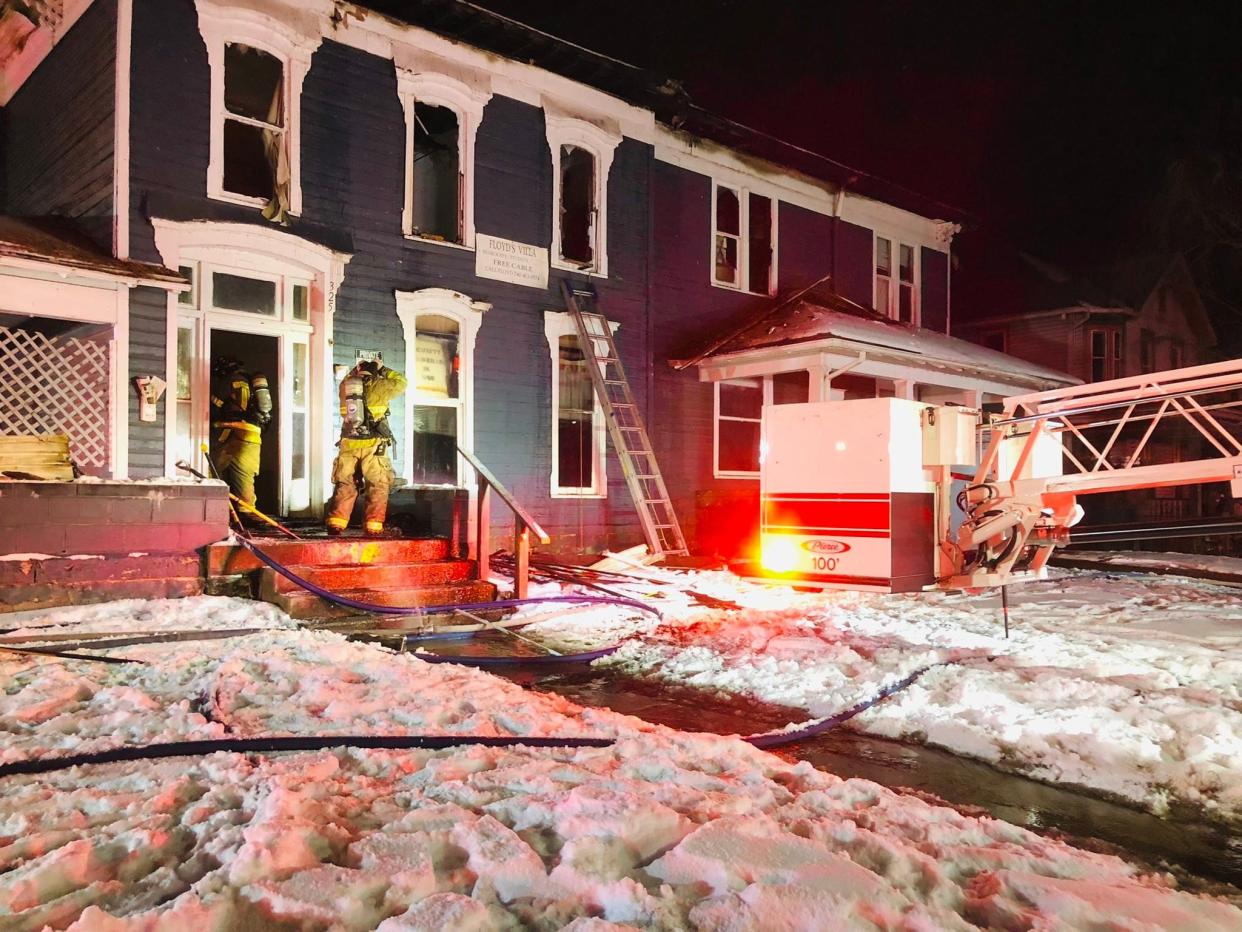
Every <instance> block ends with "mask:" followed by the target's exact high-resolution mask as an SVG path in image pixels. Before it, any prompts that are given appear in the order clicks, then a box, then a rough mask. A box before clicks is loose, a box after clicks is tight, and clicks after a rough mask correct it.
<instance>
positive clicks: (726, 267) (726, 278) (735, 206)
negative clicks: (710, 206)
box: [716, 185, 742, 287]
mask: <svg viewBox="0 0 1242 932" xmlns="http://www.w3.org/2000/svg"><path fill="white" fill-rule="evenodd" d="M741 251H742V202H741V199H740V198H739V197H738V196H737V192H736V191H734V190H733V189H732V188H726V187H725V186H724V185H718V186H717V187H716V281H717V282H718V283H719V284H721V285H735V286H739V287H740V286H741V284H742V282H741V279H740V277H739V273H740V271H741V267H740V265H739V261H738V257H739V256H740V254H741Z"/></svg>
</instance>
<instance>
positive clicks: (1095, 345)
mask: <svg viewBox="0 0 1242 932" xmlns="http://www.w3.org/2000/svg"><path fill="white" fill-rule="evenodd" d="M1087 340H1088V344H1089V347H1090V350H1091V381H1092V382H1107V381H1108V380H1109V379H1119V378H1121V376H1122V366H1121V360H1122V355H1121V329H1120V328H1119V327H1101V328H1098V329H1092V330H1088V331H1087Z"/></svg>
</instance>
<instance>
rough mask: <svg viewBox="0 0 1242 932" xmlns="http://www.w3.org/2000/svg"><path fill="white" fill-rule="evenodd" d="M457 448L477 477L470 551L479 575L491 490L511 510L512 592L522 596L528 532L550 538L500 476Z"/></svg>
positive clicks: (484, 567)
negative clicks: (473, 534) (475, 519)
mask: <svg viewBox="0 0 1242 932" xmlns="http://www.w3.org/2000/svg"><path fill="white" fill-rule="evenodd" d="M457 452H458V453H460V454H461V456H462V459H464V460H465V461H466V462H467V463H469V464H470V465H471V467H473V469H474V474H475V476H476V477H477V479H478V481H479V500H478V504H477V514H476V517H477V519H478V520H477V521H476V522H475V532H474V533H475V538H474V540H475V548H474V552H475V555H476V559H477V561H478V564H479V579H483V580H486V579H487V577H488V575H489V570H490V567H489V565H488V563H489V560H488V557H489V554H488V550H487V548H488V541H489V540H490V538H491V523H492V502H491V497H492V495H491V493H492V492H493V491H495V492H496V494H497V495H499V496H500V500H501V501H502V502H504V503H505V504H506V505H508V506H509V510H510V511H512V512H513V564H514V570H513V594H514V596H515V597H516V598H519V599H524V598H526V594H527V592H528V590H529V587H530V535H531V532H534V534H535V536H536V537H537V538H539V543H541V544H547V543H550V542H551V540H552V538H550V537H549V536H548V535H547V532H546V531H544V529H543V528H541V527H540V526H539V522H538V521H536V520H535V519H534V518H532V517H531V516H530V513H529V512H528V511H527V510H526V509H525V508H523V507H522V506H521V505H520V504H518V500H517V499H516V498H514V497H513V493H511V492H510V491H509V490H508V489H506V488H505V487H504V486H503V485H502V484H501V482H500V480H499V479H497V478H496V477H495V476H494V475H492V471H491V470H490V469H488V468H487V467H486V466H484V465H483V464H482V463H480V462H479V460H478V458H477V457H475V455H474V454H473V453H469V452H467V451H466V450H463V449H462V448H461V447H458V448H457Z"/></svg>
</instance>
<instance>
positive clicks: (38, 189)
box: [0, 0, 1066, 550]
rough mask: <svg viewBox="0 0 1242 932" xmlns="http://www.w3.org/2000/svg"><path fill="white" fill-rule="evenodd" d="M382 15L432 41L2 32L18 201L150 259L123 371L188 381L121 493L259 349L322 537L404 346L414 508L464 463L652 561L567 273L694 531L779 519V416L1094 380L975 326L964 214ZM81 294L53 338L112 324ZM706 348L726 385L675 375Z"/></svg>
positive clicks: (294, 496) (498, 45)
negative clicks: (1021, 355) (961, 246)
mask: <svg viewBox="0 0 1242 932" xmlns="http://www.w3.org/2000/svg"><path fill="white" fill-rule="evenodd" d="M377 5H378V6H381V7H383V9H385V10H400V11H405V12H404V13H402V15H401V16H404V17H405V18H404V19H403V18H401V16H397V15H382V14H381V13H379V12H376V11H375V10H374V9H370V8H366V7H363V6H357V5H353V4H347V3H337V2H332V0H310V2H294V0H262V2H260V0H94V2H88V0H45V2H41V3H37V4H31V5H30V6H23V7H22V8H21V9H22V11H23V12H18V8H16V7H15V6H14V5H5V6H3V7H2V9H3V10H6V11H7V12H5V13H4V15H3V19H0V67H2V68H3V75H2V76H0V104H3V109H0V131H2V133H3V136H2V137H0V139H2V142H3V146H2V149H0V152H2V154H0V184H2V189H3V212H4V213H7V214H10V215H18V216H24V217H42V216H43V215H47V214H55V215H58V216H60V217H61V218H69V219H73V220H74V221H75V222H76V224H77V228H78V230H79V231H80V232H82V233H84V234H86V235H90V236H92V237H93V238H94V242H95V243H96V248H97V250H98V251H99V252H100V253H101V254H102V255H104V256H110V257H111V258H112V259H115V260H117V261H119V262H124V263H138V266H137V268H138V270H139V271H138V272H135V273H134V274H132V275H130V276H129V277H128V278H123V279H116V280H118V281H121V289H122V290H116V289H114V290H115V291H116V294H117V295H119V296H120V299H121V300H120V302H119V303H118V304H117V315H118V319H117V321H116V322H115V326H116V327H117V331H116V332H117V333H118V334H122V333H123V334H124V336H125V339H124V340H119V339H118V340H117V341H116V342H115V343H114V344H113V347H112V356H111V360H112V364H113V366H114V367H115V369H114V371H119V372H123V373H127V375H128V376H129V377H136V376H142V375H156V376H160V377H162V378H164V379H166V380H167V382H168V384H169V389H168V394H167V395H166V396H165V398H164V399H163V400H162V401H161V402H160V404H159V407H158V410H157V412H156V416H155V419H154V420H151V421H144V420H140V419H139V417H138V403H137V396H136V394H135V393H134V392H133V391H129V392H128V393H127V398H128V400H127V401H124V400H123V399H122V397H121V396H120V393H119V392H116V391H114V393H113V394H112V396H111V399H112V404H111V407H110V408H109V409H108V413H107V417H108V419H109V428H110V430H111V431H112V434H113V436H114V437H116V438H118V440H117V441H116V442H115V443H113V445H112V448H111V449H112V453H111V458H110V459H109V460H108V461H107V466H106V471H107V472H108V473H110V474H111V475H113V476H118V477H124V476H130V477H158V476H166V475H167V476H172V475H175V474H176V468H175V463H176V462H177V461H178V460H179V459H181V458H188V459H195V455H196V452H197V450H198V449H199V446H200V444H201V443H202V442H203V441H204V440H206V439H207V436H208V425H209V415H208V390H209V379H210V367H211V361H212V359H213V358H216V357H218V356H220V355H222V354H228V355H231V356H235V357H238V358H240V359H241V360H242V361H243V362H244V363H245V364H246V365H247V366H248V367H250V368H254V369H262V370H264V371H265V372H266V373H267V374H268V375H269V377H270V379H271V382H272V385H273V387H274V393H275V396H276V406H277V414H278V416H277V418H276V419H275V421H274V424H273V427H272V428H271V430H270V432H269V435H268V438H267V440H266V441H265V444H264V450H265V454H264V455H265V462H264V468H263V472H262V474H261V479H262V480H263V481H262V483H261V486H260V503H261V504H265V505H267V507H268V508H270V509H271V510H273V511H276V512H278V513H281V514H319V513H321V511H322V506H323V502H324V500H325V499H326V497H327V495H328V492H329V491H330V487H331V486H330V481H329V477H330V469H331V463H332V458H333V454H334V444H335V441H336V436H337V423H338V421H337V417H338V415H337V407H338V402H337V385H338V379H339V377H340V374H341V372H342V371H343V370H345V369H347V368H348V367H350V366H352V365H353V364H354V363H355V362H356V360H357V359H358V358H359V357H360V356H362V355H367V354H376V353H378V354H381V355H382V357H383V359H384V361H385V362H386V363H387V364H389V365H392V366H394V367H396V368H398V369H402V370H404V371H406V372H407V373H408V374H409V376H410V390H409V392H408V393H407V394H406V395H405V396H404V397H403V398H402V399H401V400H400V401H399V402H398V403H397V405H396V406H395V409H394V411H393V417H392V425H393V428H394V431H395V433H396V436H397V439H398V442H397V449H396V452H395V461H396V467H397V470H398V473H399V475H400V477H401V479H402V480H403V481H404V483H405V485H406V487H407V489H408V490H410V491H407V492H406V493H404V494H405V496H406V502H405V504H404V505H402V506H401V507H406V508H408V509H409V510H410V511H411V512H412V513H416V514H424V513H430V512H432V511H434V510H435V509H436V508H439V507H440V504H441V503H442V502H441V500H442V499H443V498H444V497H451V498H455V499H459V500H460V499H461V498H463V497H468V496H473V495H474V493H475V491H476V490H477V483H476V477H475V476H474V473H473V471H472V470H471V469H470V468H469V467H468V466H466V465H465V463H464V461H463V460H461V459H460V458H458V457H457V456H456V455H455V452H454V448H455V446H456V445H460V446H461V447H462V448H464V449H466V450H470V451H472V452H473V453H474V454H475V455H476V456H478V457H479V458H480V460H481V461H482V462H483V463H485V464H486V465H487V466H489V467H490V468H491V470H492V471H493V472H494V473H496V474H497V475H498V476H499V477H500V478H501V480H502V481H503V482H504V483H505V484H506V485H507V486H509V488H510V489H511V490H512V491H513V492H514V494H515V495H516V497H517V499H518V500H519V501H521V502H522V503H523V504H524V505H525V506H526V507H527V508H528V509H529V510H530V511H532V512H533V513H534V514H536V515H538V516H539V519H540V521H541V523H543V524H544V526H545V527H546V528H547V529H548V530H549V531H550V532H551V533H552V535H553V538H554V543H553V546H554V547H555V548H558V549H565V550H569V549H587V548H596V549H597V548H600V547H604V546H619V545H625V544H630V543H634V542H636V541H637V540H638V539H639V538H640V532H639V525H638V521H637V516H636V514H635V511H634V508H633V505H632V503H631V502H630V499H629V496H628V494H627V492H626V488H625V484H624V481H623V477H622V474H621V470H620V468H619V466H618V463H617V461H616V458H615V456H614V455H613V454H612V453H611V452H609V450H608V444H607V442H606V434H605V425H604V423H603V419H602V417H601V413H600V409H599V406H598V404H597V403H596V402H595V400H594V398H593V393H592V391H591V389H590V383H589V381H588V380H587V370H586V361H585V359H584V357H583V354H582V352H581V348H580V347H579V345H578V341H577V339H576V337H575V336H574V331H573V328H572V323H571V321H570V319H569V317H568V315H567V314H566V313H565V310H564V308H563V306H562V304H561V299H560V295H559V282H560V281H561V280H563V279H568V280H571V281H573V282H575V283H579V284H581V283H589V284H590V285H592V286H594V287H595V289H596V290H597V292H598V295H599V306H600V308H601V309H602V310H603V311H604V312H605V313H606V314H607V315H608V317H609V318H610V320H611V321H612V322H613V326H614V328H615V330H616V340H617V343H618V346H619V350H620V353H621V356H622V359H623V361H624V364H625V366H626V369H627V372H628V375H629V379H630V381H631V383H632V387H633V390H634V393H635V396H636V400H637V402H638V404H639V406H640V407H641V409H642V410H643V412H644V414H645V415H646V418H647V424H648V427H649V430H650V434H651V436H652V438H653V442H654V443H655V446H656V450H657V452H658V453H659V455H660V460H661V464H662V466H663V470H664V472H665V474H666V476H667V478H668V480H669V486H670V489H671V492H672V495H673V497H674V499H675V502H676V504H677V505H678V508H679V510H680V512H681V516H682V519H683V521H684V523H685V524H686V526H687V530H688V531H689V532H690V533H691V538H692V541H694V540H695V532H696V530H697V527H696V526H697V524H698V523H699V522H698V521H697V520H696V516H697V513H698V510H699V508H700V507H706V506H709V505H710V504H711V497H712V496H713V495H714V494H717V493H721V494H725V495H728V494H732V493H733V492H737V491H739V490H740V491H741V492H743V493H744V494H748V495H750V496H751V497H753V495H754V490H755V489H756V487H757V480H756V475H755V464H756V457H757V455H758V454H757V438H756V436H755V428H754V424H753V422H754V419H755V416H756V414H755V412H756V411H757V407H756V403H757V402H778V401H780V400H784V399H793V398H797V399H803V398H817V397H835V394H834V393H840V392H844V393H846V394H847V395H848V394H851V393H853V394H868V393H885V392H894V393H901V394H904V395H907V396H909V397H923V398H928V399H936V400H942V399H943V400H948V399H952V400H960V401H965V402H968V403H976V402H978V401H980V400H986V399H988V398H990V397H993V396H996V397H999V396H1002V395H1004V394H1005V393H1009V392H1014V391H1024V390H1030V389H1031V388H1032V387H1040V386H1046V385H1052V384H1064V382H1065V381H1066V379H1065V378H1064V377H1061V376H1058V375H1057V374H1056V373H1055V372H1051V371H1050V370H1039V369H1038V368H1033V367H1021V366H1017V365H1010V364H1007V363H1006V362H1005V361H1003V360H1000V359H999V357H997V356H995V355H994V354H979V358H978V359H977V360H974V359H971V358H970V355H971V354H970V353H963V351H962V346H961V344H960V343H959V342H957V341H951V340H948V339H947V338H946V337H945V336H944V333H945V332H946V331H947V329H948V324H949V319H950V308H949V268H950V262H949V251H950V245H951V241H952V236H953V233H954V231H955V230H956V226H955V223H954V221H955V220H958V219H961V218H960V217H958V216H956V215H955V213H954V212H953V211H952V210H951V209H950V208H946V207H944V206H943V205H940V204H938V203H937V202H935V201H934V200H931V199H929V198H925V197H921V196H919V195H915V194H912V193H910V192H908V191H906V190H904V189H902V188H899V187H897V186H894V185H891V184H888V183H886V182H884V181H882V180H880V179H876V178H872V177H868V176H866V175H861V174H859V173H857V172H854V171H852V170H849V169H846V168H844V167H843V166H840V165H837V164H836V163H833V162H831V161H829V160H827V159H824V158H821V157H819V156H815V155H813V154H811V153H807V152H806V151H805V150H801V149H798V148H796V147H793V146H788V145H785V144H783V143H780V142H779V141H777V140H774V139H773V138H772V137H770V136H766V135H764V134H762V133H758V132H755V131H752V130H748V129H747V128H745V127H742V126H739V125H738V124H736V123H733V122H731V121H729V120H726V119H723V118H720V117H716V116H713V115H712V114H709V113H706V112H705V111H702V110H700V109H699V108H697V107H695V106H694V105H693V104H691V103H690V102H689V101H687V100H685V99H684V95H681V94H679V93H678V92H677V91H676V88H675V86H673V85H671V84H668V83H665V82H659V81H655V80H653V79H652V78H651V77H650V76H649V75H647V74H645V73H643V72H641V71H639V70H638V69H635V68H632V67H631V66H628V65H625V64H624V63H621V62H617V61H616V60H614V59H611V58H608V57H606V56H602V55H597V54H595V53H593V52H590V51H588V50H585V49H582V48H580V47H578V46H574V45H572V44H570V43H567V42H563V41H561V40H558V39H555V38H553V37H551V36H548V35H546V34H544V33H541V32H538V31H536V30H532V29H528V28H527V27H524V26H521V25H520V24H518V23H515V22H513V21H511V20H508V19H506V18H505V17H501V16H498V15H495V14H492V13H489V12H487V11H484V10H481V9H479V8H478V7H475V6H472V5H471V4H468V3H464V2H458V0H424V2H420V3H417V4H377ZM161 266H162V267H163V270H162V271H160V272H158V274H157V273H156V272H155V271H152V270H153V269H155V268H157V267H161ZM143 270H146V271H143ZM35 271H37V270H35ZM35 271H32V277H37V275H35ZM173 272H175V273H176V274H170V273H173ZM40 274H41V273H40ZM813 284H817V285H818V287H817V288H816V289H815V290H814V293H807V294H806V295H805V296H804V297H805V302H803V303H798V301H793V300H791V299H793V298H794V297H796V296H797V295H798V294H799V292H800V290H801V289H804V288H806V287H807V286H810V285H813ZM4 301H5V294H4V292H3V291H0V312H6V309H5V308H4V306H3V305H4ZM46 301H47V303H46V308H47V310H46V316H47V317H49V318H51V317H72V316H73V315H74V313H75V308H76V307H77V304H76V303H75V302H74V300H73V299H72V297H71V296H70V295H68V294H67V293H66V294H61V295H59V296H55V295H53V296H50V297H48V298H47V299H46ZM815 301H820V302H825V301H826V302H827V304H826V305H825V307H827V308H828V309H829V311H830V313H829V314H828V315H827V316H826V317H825V318H824V323H825V329H823V330H822V332H821V331H815V332H814V333H808V335H807V336H806V337H805V338H800V339H799V340H798V341H796V342H797V346H796V347H795V346H794V343H795V341H789V343H788V345H785V346H782V347H779V348H777V347H773V346H769V345H766V344H764V343H763V341H754V340H747V341H745V343H744V345H743V344H738V343H729V344H726V343H725V342H724V338H725V337H728V336H730V335H731V334H734V333H735V332H736V331H738V328H739V327H740V326H741V325H743V324H744V323H745V322H747V321H752V320H754V319H755V315H767V314H768V313H769V312H773V309H774V308H775V309H776V312H782V313H783V312H784V311H786V310H790V309H795V310H796V309H798V308H807V307H811V306H812V304H813V302H815ZM5 321H8V323H7V324H6V323H5ZM880 321H887V322H886V323H885V322H880ZM13 323H14V319H13V318H10V317H6V318H0V334H2V333H3V332H4V331H3V328H4V327H6V326H9V325H11V324H13ZM860 328H861V329H860ZM698 347H706V348H707V349H708V350H710V351H709V352H706V353H697V354H696V353H695V349H696V348H698ZM688 351H689V353H690V354H691V355H697V356H698V357H699V358H696V359H695V366H693V367H691V368H681V369H678V368H676V367H674V366H673V365H671V364H670V360H673V359H685V358H687V352H688ZM843 360H844V361H848V362H849V363H850V364H852V366H853V368H852V369H850V371H849V372H848V374H838V377H837V378H831V379H830V378H828V376H831V375H832V374H833V373H834V371H835V370H837V369H839V368H840V367H841V365H842V362H843ZM8 364H9V365H12V366H17V367H19V368H23V367H30V366H32V365H34V363H33V361H32V360H30V359H29V358H26V357H22V356H20V355H18V356H14V357H12V358H11V359H10V360H9V363H8ZM115 384H118V383H116V381H115V379H114V385H115ZM122 437H123V438H124V439H123V440H121V439H119V438H122ZM398 498H400V496H398ZM470 513H471V514H472V515H473V509H471V511H470ZM495 517H496V518H497V519H502V518H503V516H502V515H500V514H497V515H496V516H495ZM706 518H707V520H708V524H710V520H711V516H710V513H708V514H706ZM499 531H500V528H498V537H497V539H496V543H498V544H499V543H502V542H503V541H504V537H503V536H500V535H499ZM696 546H697V547H698V548H699V549H709V550H710V549H717V548H716V546H715V544H714V543H711V542H708V543H706V544H705V543H704V542H702V541H697V542H696Z"/></svg>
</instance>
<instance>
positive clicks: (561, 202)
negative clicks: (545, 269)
mask: <svg viewBox="0 0 1242 932" xmlns="http://www.w3.org/2000/svg"><path fill="white" fill-rule="evenodd" d="M544 129H545V131H546V133H547V140H548V151H549V152H550V153H551V154H552V248H551V252H552V256H551V262H552V265H554V266H556V267H557V268H562V269H571V270H576V271H580V272H589V273H591V274H592V275H599V276H605V275H607V274H608V175H609V172H610V171H611V170H612V160H613V156H614V155H615V154H616V151H617V146H619V145H620V144H621V134H620V132H618V131H616V130H613V129H609V128H607V127H606V126H603V125H600V124H599V123H597V122H592V121H590V120H584V119H581V118H579V117H577V116H571V115H569V114H568V113H565V112H562V111H560V110H558V109H557V107H556V106H555V105H553V104H551V103H550V102H545V104H544Z"/></svg>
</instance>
